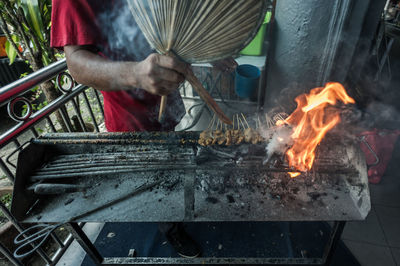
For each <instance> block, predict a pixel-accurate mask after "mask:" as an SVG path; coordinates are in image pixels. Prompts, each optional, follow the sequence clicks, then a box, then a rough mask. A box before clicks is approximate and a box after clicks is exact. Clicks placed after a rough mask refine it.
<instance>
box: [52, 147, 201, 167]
mask: <svg viewBox="0 0 400 266" xmlns="http://www.w3.org/2000/svg"><path fill="white" fill-rule="evenodd" d="M157 148H158V147H154V149H152V150H148V151H140V154H135V152H137V149H139V147H138V148H137V149H136V150H128V149H127V150H125V151H124V152H113V153H111V152H110V153H90V154H71V155H59V156H57V157H55V158H54V159H53V160H52V161H51V162H50V163H59V162H76V161H79V162H80V161H83V162H86V161H87V160H88V159H92V158H93V159H111V160H114V159H118V160H123V159H125V158H126V159H129V158H141V157H143V156H148V155H153V156H154V157H156V158H159V154H160V153H165V154H168V155H171V151H169V150H168V149H167V148H164V149H160V148H158V149H157ZM187 155H188V156H191V155H193V152H179V154H174V156H176V157H183V156H187Z"/></svg>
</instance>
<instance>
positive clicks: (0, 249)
mask: <svg viewBox="0 0 400 266" xmlns="http://www.w3.org/2000/svg"><path fill="white" fill-rule="evenodd" d="M0 252H1V253H2V254H3V255H4V256H5V257H6V258H7V259H8V260H9V261H10V262H11V263H12V264H14V265H16V266H23V264H22V263H21V262H20V261H19V260H17V259H16V258H14V256H13V254H12V253H11V252H10V251H9V250H8V249H7V248H6V247H5V246H3V244H2V243H1V242H0Z"/></svg>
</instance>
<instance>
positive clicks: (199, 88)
mask: <svg viewBox="0 0 400 266" xmlns="http://www.w3.org/2000/svg"><path fill="white" fill-rule="evenodd" d="M186 79H187V81H189V83H190V84H191V85H192V86H193V89H194V90H195V91H196V92H197V94H198V95H199V96H200V98H202V99H203V101H204V102H205V103H206V104H207V105H208V107H210V108H211V110H213V112H214V113H215V114H216V115H217V116H218V118H219V119H220V120H221V121H222V122H224V123H225V124H228V125H232V121H231V120H230V119H229V118H228V117H227V116H226V115H225V114H224V112H223V111H222V110H221V108H220V107H219V106H218V104H217V103H216V102H215V101H214V99H213V98H212V97H211V95H210V94H209V93H208V91H207V90H206V89H205V88H204V87H203V85H202V84H201V82H200V80H199V79H198V78H197V77H196V76H195V75H194V73H193V71H192V70H191V69H188V70H187V72H186Z"/></svg>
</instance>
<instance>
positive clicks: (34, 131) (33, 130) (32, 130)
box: [31, 127, 39, 138]
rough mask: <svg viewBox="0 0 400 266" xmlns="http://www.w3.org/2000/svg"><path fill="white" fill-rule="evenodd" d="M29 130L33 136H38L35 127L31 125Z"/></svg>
mask: <svg viewBox="0 0 400 266" xmlns="http://www.w3.org/2000/svg"><path fill="white" fill-rule="evenodd" d="M31 132H32V134H33V136H34V137H35V138H38V137H39V133H38V132H37V131H36V129H35V128H34V127H31Z"/></svg>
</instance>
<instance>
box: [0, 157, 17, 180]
mask: <svg viewBox="0 0 400 266" xmlns="http://www.w3.org/2000/svg"><path fill="white" fill-rule="evenodd" d="M0 169H1V170H2V171H3V173H4V174H5V175H6V176H7V178H8V179H9V180H10V181H11V182H12V183H14V179H15V177H14V175H13V173H11V171H10V169H9V168H8V166H7V165H6V164H5V163H4V161H3V159H1V158H0Z"/></svg>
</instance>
